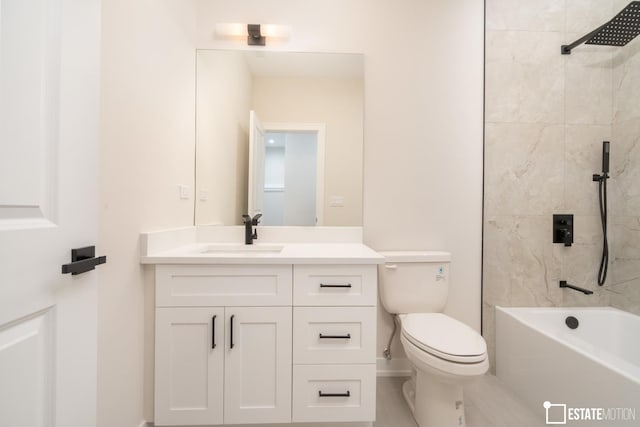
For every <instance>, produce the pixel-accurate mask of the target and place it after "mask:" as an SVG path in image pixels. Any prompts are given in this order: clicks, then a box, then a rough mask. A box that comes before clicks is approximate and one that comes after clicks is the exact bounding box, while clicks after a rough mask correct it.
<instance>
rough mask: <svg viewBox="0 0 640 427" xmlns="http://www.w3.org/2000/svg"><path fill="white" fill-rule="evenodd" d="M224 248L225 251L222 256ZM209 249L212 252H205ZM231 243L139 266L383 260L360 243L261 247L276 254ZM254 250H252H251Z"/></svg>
mask: <svg viewBox="0 0 640 427" xmlns="http://www.w3.org/2000/svg"><path fill="white" fill-rule="evenodd" d="M225 245H228V247H229V251H228V252H225ZM210 247H215V251H213V252H209V251H208V249H209V248H210ZM239 247H242V245H238V244H235V243H195V244H188V245H184V246H180V247H178V248H174V249H169V250H165V251H158V252H152V253H148V254H144V255H143V256H142V257H141V259H140V262H141V263H142V264H329V263H330V264H382V263H384V257H383V256H382V255H380V254H378V253H377V252H375V251H374V250H372V249H371V248H369V247H368V246H366V245H364V244H362V243H277V242H269V243H265V244H264V245H263V247H267V248H266V249H269V248H270V247H282V249H281V250H280V251H269V250H265V251H260V248H261V245H260V244H256V245H255V246H254V248H247V249H248V251H247V252H243V251H242V249H243V248H240V249H238V248H239ZM253 249H255V250H253Z"/></svg>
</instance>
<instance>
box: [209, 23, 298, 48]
mask: <svg viewBox="0 0 640 427" xmlns="http://www.w3.org/2000/svg"><path fill="white" fill-rule="evenodd" d="M290 33H291V28H290V27H288V26H285V25H272V24H226V23H221V24H216V35H217V36H218V37H221V38H234V39H235V38H243V37H246V38H247V45H249V46H265V45H266V41H267V39H269V40H271V39H280V40H286V39H288V38H289V35H290Z"/></svg>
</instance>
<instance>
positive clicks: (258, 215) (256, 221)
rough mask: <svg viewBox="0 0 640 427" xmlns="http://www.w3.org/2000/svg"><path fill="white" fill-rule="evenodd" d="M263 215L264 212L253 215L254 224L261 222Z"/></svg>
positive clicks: (252, 221)
mask: <svg viewBox="0 0 640 427" xmlns="http://www.w3.org/2000/svg"><path fill="white" fill-rule="evenodd" d="M261 217H262V214H261V213H259V214H256V216H254V217H253V219H252V220H251V223H252V224H253V225H258V223H259V222H260V218H261Z"/></svg>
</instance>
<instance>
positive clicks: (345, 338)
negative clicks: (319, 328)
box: [318, 334, 351, 340]
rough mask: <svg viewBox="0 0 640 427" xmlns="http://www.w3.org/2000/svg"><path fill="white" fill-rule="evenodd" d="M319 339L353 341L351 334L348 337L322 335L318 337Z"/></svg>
mask: <svg viewBox="0 0 640 427" xmlns="http://www.w3.org/2000/svg"><path fill="white" fill-rule="evenodd" d="M318 338H320V339H335V340H350V339H351V334H347V335H322V334H320V335H319V336H318Z"/></svg>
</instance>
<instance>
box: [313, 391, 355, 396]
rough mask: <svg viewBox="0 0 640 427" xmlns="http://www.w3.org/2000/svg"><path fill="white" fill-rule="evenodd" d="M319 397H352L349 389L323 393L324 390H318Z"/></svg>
mask: <svg viewBox="0 0 640 427" xmlns="http://www.w3.org/2000/svg"><path fill="white" fill-rule="evenodd" d="M318 397H351V392H350V391H349V390H347V392H346V393H323V392H322V390H318Z"/></svg>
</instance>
